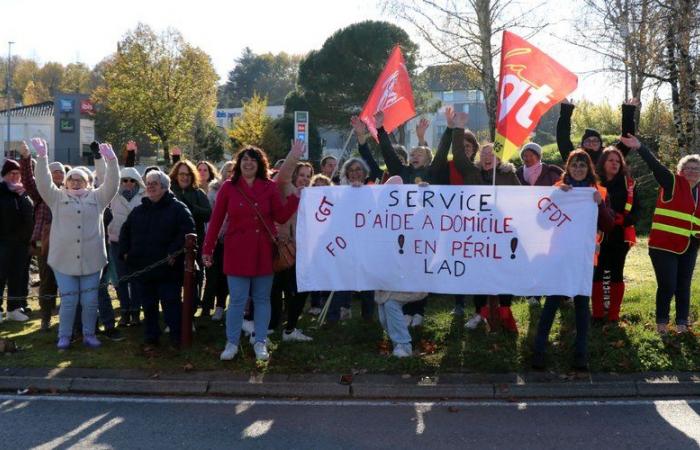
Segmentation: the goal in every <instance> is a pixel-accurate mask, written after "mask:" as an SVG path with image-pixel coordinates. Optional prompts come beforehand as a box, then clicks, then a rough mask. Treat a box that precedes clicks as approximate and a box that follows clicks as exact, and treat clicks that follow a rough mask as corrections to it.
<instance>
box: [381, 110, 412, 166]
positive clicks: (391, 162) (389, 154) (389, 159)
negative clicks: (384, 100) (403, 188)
mask: <svg viewBox="0 0 700 450" xmlns="http://www.w3.org/2000/svg"><path fill="white" fill-rule="evenodd" d="M374 128H375V129H376V130H377V138H379V148H380V150H381V151H382V158H384V162H385V163H386V168H387V171H388V172H389V175H401V171H402V170H403V169H404V167H405V166H404V165H403V163H402V162H401V159H399V156H398V155H397V154H396V152H395V151H394V145H393V144H392V143H391V139H389V135H388V134H387V132H386V130H385V129H384V113H383V112H382V111H378V112H377V113H376V114H375V115H374Z"/></svg>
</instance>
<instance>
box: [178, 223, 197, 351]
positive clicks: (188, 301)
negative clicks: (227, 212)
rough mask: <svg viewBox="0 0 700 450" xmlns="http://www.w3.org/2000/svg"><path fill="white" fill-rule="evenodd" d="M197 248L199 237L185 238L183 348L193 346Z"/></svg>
mask: <svg viewBox="0 0 700 450" xmlns="http://www.w3.org/2000/svg"><path fill="white" fill-rule="evenodd" d="M196 247H197V235H196V234H194V233H190V234H188V235H186V236H185V276H184V283H183V287H182V328H181V330H180V340H181V344H182V347H190V346H192V298H193V296H194V295H193V294H194V258H195V253H196Z"/></svg>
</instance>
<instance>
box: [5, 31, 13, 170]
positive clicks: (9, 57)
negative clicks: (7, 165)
mask: <svg viewBox="0 0 700 450" xmlns="http://www.w3.org/2000/svg"><path fill="white" fill-rule="evenodd" d="M12 44H14V42H13V41H9V42H8V43H7V79H6V81H5V97H6V98H7V110H6V111H5V114H7V137H6V139H7V144H6V145H5V151H4V152H3V156H4V157H5V158H8V157H9V155H10V109H11V108H12V101H11V100H10V81H11V80H12V77H11V76H10V73H11V67H12ZM5 158H3V161H4V159H5Z"/></svg>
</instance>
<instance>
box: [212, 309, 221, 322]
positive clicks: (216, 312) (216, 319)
mask: <svg viewBox="0 0 700 450" xmlns="http://www.w3.org/2000/svg"><path fill="white" fill-rule="evenodd" d="M223 318H224V308H222V307H220V306H217V307H216V308H215V309H214V314H213V315H212V316H211V320H213V321H214V322H219V321H221V319H223Z"/></svg>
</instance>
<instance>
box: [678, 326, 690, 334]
mask: <svg viewBox="0 0 700 450" xmlns="http://www.w3.org/2000/svg"><path fill="white" fill-rule="evenodd" d="M687 332H688V325H676V333H687Z"/></svg>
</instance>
